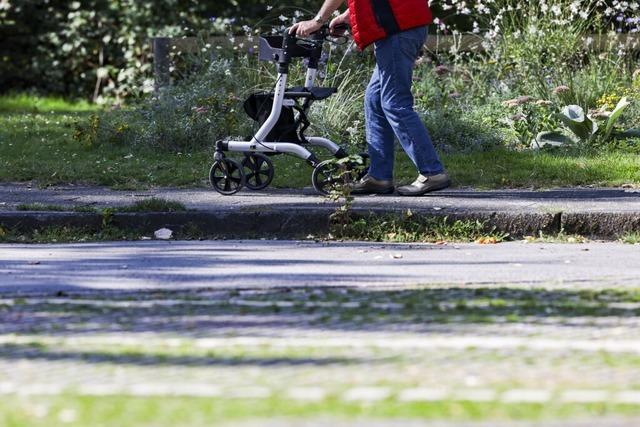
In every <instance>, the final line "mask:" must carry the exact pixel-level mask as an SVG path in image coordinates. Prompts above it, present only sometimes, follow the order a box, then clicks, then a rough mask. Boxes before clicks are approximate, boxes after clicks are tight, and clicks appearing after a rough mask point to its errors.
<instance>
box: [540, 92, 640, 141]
mask: <svg viewBox="0 0 640 427" xmlns="http://www.w3.org/2000/svg"><path fill="white" fill-rule="evenodd" d="M630 105H631V104H630V103H629V101H628V100H627V98H622V99H621V100H620V101H619V102H618V105H617V106H616V107H615V108H614V110H613V111H612V112H611V113H609V114H608V118H607V120H606V122H605V124H604V127H603V126H599V125H598V123H597V121H596V120H595V119H592V118H591V117H590V116H589V115H587V114H586V113H585V112H584V110H583V109H582V107H580V106H579V105H568V106H566V107H565V108H563V109H562V112H561V113H560V114H559V117H560V119H561V120H562V122H563V123H564V125H565V126H566V129H568V130H569V131H570V132H571V133H572V134H571V135H568V134H567V133H566V132H565V133H563V132H562V131H552V132H542V133H540V134H538V136H537V138H536V140H535V141H534V142H533V145H534V146H538V147H541V146H545V145H552V146H559V145H565V144H570V143H574V142H579V143H582V144H587V143H590V142H592V141H593V140H595V139H597V140H598V142H599V143H601V144H607V143H609V142H610V140H611V138H612V137H614V138H623V139H628V138H634V137H638V136H639V135H640V129H629V130H626V131H622V132H620V131H616V130H615V127H616V124H617V123H618V121H620V119H621V118H622V114H623V113H624V111H625V110H626V109H627V107H629V106H630Z"/></svg>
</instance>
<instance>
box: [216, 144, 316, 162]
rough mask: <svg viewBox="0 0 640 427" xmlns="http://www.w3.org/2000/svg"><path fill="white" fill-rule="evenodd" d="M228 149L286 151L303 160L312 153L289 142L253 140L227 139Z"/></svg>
mask: <svg viewBox="0 0 640 427" xmlns="http://www.w3.org/2000/svg"><path fill="white" fill-rule="evenodd" d="M227 144H228V150H229V151H239V152H243V153H247V152H252V153H286V154H293V155H294V156H297V157H300V158H301V159H303V160H307V159H308V158H309V157H311V156H313V154H312V153H311V152H310V151H309V150H307V149H306V148H304V147H302V146H300V145H298V144H292V143H289V142H263V143H260V144H258V143H256V142H254V141H228V142H227Z"/></svg>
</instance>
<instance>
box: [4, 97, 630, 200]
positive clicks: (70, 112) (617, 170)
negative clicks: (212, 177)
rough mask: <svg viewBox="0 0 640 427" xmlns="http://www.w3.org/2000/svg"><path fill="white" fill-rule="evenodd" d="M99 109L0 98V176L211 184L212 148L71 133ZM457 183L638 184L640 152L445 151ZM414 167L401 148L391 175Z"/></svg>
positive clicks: (287, 168) (295, 163)
mask: <svg viewBox="0 0 640 427" xmlns="http://www.w3.org/2000/svg"><path fill="white" fill-rule="evenodd" d="M95 108H96V107H93V106H91V105H87V104H85V103H79V104H73V103H68V102H65V101H62V100H59V99H50V98H33V97H28V96H23V95H20V96H12V97H0V182H2V181H4V182H15V181H32V180H33V181H36V182H37V183H38V184H39V185H43V186H46V185H51V184H66V183H86V184H97V185H105V186H109V187H112V188H116V189H142V188H149V187H156V186H175V187H201V186H207V185H208V182H207V181H208V171H209V168H210V166H211V163H212V159H213V143H214V142H213V141H212V142H211V148H209V149H205V150H194V151H193V152H190V153H168V152H159V151H157V150H152V149H149V148H139V147H130V146H122V145H111V146H108V145H104V144H103V145H97V146H93V145H87V143H86V142H80V141H77V140H75V139H74V134H75V132H76V129H77V126H78V124H82V123H86V122H87V121H88V120H89V117H90V115H91V111H92V110H95ZM274 160H275V168H276V174H275V179H274V182H273V186H274V187H279V188H301V187H305V186H309V185H311V172H312V171H311V168H309V167H308V166H307V165H306V163H305V162H304V161H302V160H300V159H298V158H294V157H289V156H277V157H276V158H275V159H274ZM443 161H444V163H445V165H446V167H447V168H448V170H449V172H450V174H451V176H452V178H453V181H454V185H456V186H472V187H477V188H487V189H489V188H523V187H534V188H548V187H556V186H582V185H595V186H605V187H615V186H620V185H623V184H631V185H634V186H640V156H638V154H636V153H631V152H613V151H591V152H588V153H576V152H546V151H543V152H539V153H536V152H530V151H523V152H517V151H508V150H506V149H496V150H492V151H488V152H470V153H464V154H446V155H443ZM415 175H416V172H415V170H414V167H413V165H412V164H411V162H410V161H409V160H408V159H407V157H406V155H404V154H403V153H399V155H398V156H397V162H396V180H397V181H398V182H400V183H404V182H409V181H412V180H413V179H414V178H415Z"/></svg>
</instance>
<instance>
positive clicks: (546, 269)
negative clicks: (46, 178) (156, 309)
mask: <svg viewBox="0 0 640 427" xmlns="http://www.w3.org/2000/svg"><path fill="white" fill-rule="evenodd" d="M638 277H640V247H638V246H633V245H623V244H618V243H589V244H569V245H563V244H526V243H521V242H514V243H505V244H499V245H489V246H484V245H476V244H464V245H454V244H448V245H442V246H438V245H418V244H413V245H398V244H395V245H394V244H371V243H323V242H320V243H317V242H312V241H309V242H293V241H202V242H175V241H170V242H159V241H142V242H133V243H131V242H116V243H95V244H94V243H92V244H59V245H0V291H2V290H5V291H9V290H11V291H45V292H57V291H60V290H90V289H101V290H136V289H190V288H209V287H211V288H218V287H219V288H230V287H231V288H254V287H294V286H392V285H413V284H470V285H471V284H509V285H511V286H513V285H519V284H522V285H524V286H531V285H536V284H556V285H569V286H587V287H594V286H596V287H597V286H600V285H615V286H629V287H634V286H638V284H639V280H638Z"/></svg>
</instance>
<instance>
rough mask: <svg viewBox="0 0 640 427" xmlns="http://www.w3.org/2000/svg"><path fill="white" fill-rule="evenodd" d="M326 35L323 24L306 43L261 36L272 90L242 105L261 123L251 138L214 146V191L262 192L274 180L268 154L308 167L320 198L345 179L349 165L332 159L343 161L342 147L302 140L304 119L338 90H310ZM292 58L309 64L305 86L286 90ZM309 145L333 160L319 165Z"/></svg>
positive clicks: (313, 139)
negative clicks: (273, 75)
mask: <svg viewBox="0 0 640 427" xmlns="http://www.w3.org/2000/svg"><path fill="white" fill-rule="evenodd" d="M347 28H348V27H346V26H345V27H344V28H338V29H337V30H339V31H341V30H344V29H347ZM331 36H332V34H331V33H330V30H329V27H328V26H327V25H325V26H324V27H323V28H322V29H321V30H319V31H318V32H316V33H314V34H313V35H312V37H311V38H309V39H303V38H299V37H297V36H295V35H290V34H289V32H288V30H287V31H285V33H284V34H283V35H271V36H262V37H260V51H259V55H260V60H261V61H272V62H275V63H276V64H277V71H278V78H277V81H276V84H275V88H274V91H273V92H260V93H254V94H253V95H251V96H250V97H249V98H248V99H247V100H246V101H245V103H244V109H245V111H246V112H247V114H248V115H249V116H250V117H251V118H252V119H254V120H255V121H257V122H258V123H259V124H260V125H261V126H260V129H259V130H258V132H257V133H256V134H255V135H254V136H253V137H252V138H251V140H249V141H230V140H227V141H217V142H216V152H215V162H214V163H213V165H212V166H211V170H210V172H209V180H210V182H211V185H212V186H213V187H214V188H215V189H216V190H217V191H218V192H219V193H221V194H224V195H232V194H235V193H237V192H238V191H240V190H241V189H242V188H243V187H245V186H246V187H247V188H249V189H251V190H262V189H265V188H267V187H268V186H269V184H271V181H272V180H273V176H274V167H273V162H272V161H271V159H270V156H273V155H277V154H290V155H294V156H296V157H299V158H301V159H303V160H305V161H306V162H307V163H308V164H309V165H310V166H311V167H313V173H312V176H311V182H312V184H313V188H314V189H315V190H316V191H317V192H318V193H319V194H322V195H326V194H329V193H330V192H331V191H332V190H335V189H337V188H339V186H340V185H343V184H344V183H345V182H346V181H348V180H349V179H350V178H349V177H350V175H351V172H350V171H351V169H352V168H353V165H352V164H351V162H349V161H344V160H343V161H342V162H336V160H335V159H346V158H347V157H348V153H347V151H346V150H345V149H343V148H342V147H340V146H339V145H338V144H336V143H334V142H333V141H331V140H329V139H327V138H321V137H307V136H305V131H306V130H307V129H308V128H309V126H310V125H311V123H310V122H309V119H308V117H307V114H308V112H309V109H310V108H311V105H312V104H313V103H314V102H316V101H322V100H325V99H327V98H329V97H330V96H332V95H333V94H335V93H336V92H337V89H336V88H325V87H316V86H314V83H315V81H316V77H317V74H318V67H319V64H320V58H321V57H322V53H323V49H324V44H325V42H326V41H327V40H329V38H330V37H331ZM294 58H305V59H306V60H307V61H308V67H307V72H306V78H305V82H304V86H302V87H293V88H287V79H288V74H289V66H290V64H291V62H292V60H293V59H294ZM268 111H270V112H268ZM311 147H319V148H321V149H324V150H327V151H328V152H329V153H330V154H331V155H332V156H333V157H334V158H335V159H330V160H326V161H324V162H321V161H320V159H319V158H318V157H317V156H316V155H315V154H314V153H313V152H312V151H310V150H309V148H311ZM230 151H231V152H239V153H243V154H244V158H243V160H242V161H241V162H239V161H237V160H233V159H230V158H227V157H226V153H227V152H230Z"/></svg>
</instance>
